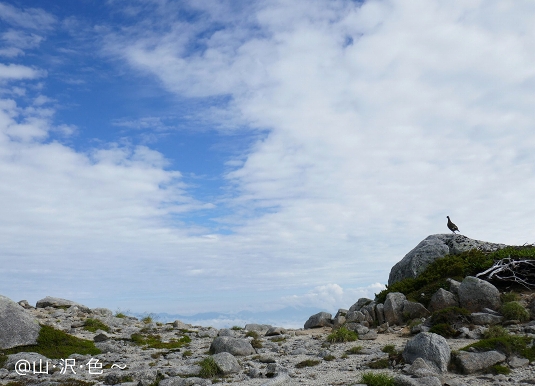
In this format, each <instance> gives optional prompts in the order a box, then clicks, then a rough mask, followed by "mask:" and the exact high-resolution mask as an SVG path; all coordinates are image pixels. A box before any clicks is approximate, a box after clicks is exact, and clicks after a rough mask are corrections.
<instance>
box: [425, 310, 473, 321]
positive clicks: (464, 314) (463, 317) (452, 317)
mask: <svg viewBox="0 0 535 386" xmlns="http://www.w3.org/2000/svg"><path fill="white" fill-rule="evenodd" d="M468 322H470V311H468V310H467V309H465V308H460V307H448V308H444V309H442V310H438V311H435V312H433V314H432V315H431V326H435V325H437V324H449V325H459V324H465V323H468Z"/></svg>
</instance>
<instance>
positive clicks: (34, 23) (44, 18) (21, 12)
mask: <svg viewBox="0 0 535 386" xmlns="http://www.w3.org/2000/svg"><path fill="white" fill-rule="evenodd" d="M0 19H2V20H4V21H5V22H7V23H9V24H11V25H13V26H17V27H23V28H31V29H36V30H41V29H45V30H46V29H50V28H52V26H53V25H54V24H55V23H56V17H55V16H54V15H52V14H50V13H48V12H46V11H44V10H43V9H40V8H25V9H21V8H17V7H14V6H12V5H10V4H6V3H0Z"/></svg>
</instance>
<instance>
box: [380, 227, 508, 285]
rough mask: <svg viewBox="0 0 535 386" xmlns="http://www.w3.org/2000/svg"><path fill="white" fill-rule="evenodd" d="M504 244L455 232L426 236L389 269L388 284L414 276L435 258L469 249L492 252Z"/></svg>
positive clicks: (503, 246)
mask: <svg viewBox="0 0 535 386" xmlns="http://www.w3.org/2000/svg"><path fill="white" fill-rule="evenodd" d="M505 247H506V245H505V244H496V243H489V242H486V241H480V240H473V239H470V238H468V237H466V236H463V235H457V234H437V235H431V236H427V237H426V238H425V239H424V240H422V241H421V242H420V243H419V244H418V245H417V246H416V247H415V248H414V249H413V250H412V251H410V252H409V253H407V254H406V255H405V257H404V258H403V259H402V260H401V261H400V262H398V263H397V264H396V265H394V267H392V269H391V270H390V276H389V278H388V285H392V284H394V283H395V282H397V281H400V280H403V279H406V278H415V277H417V276H418V275H419V274H420V273H422V272H423V271H424V270H425V268H426V267H427V266H428V265H429V264H431V263H432V262H433V261H435V260H436V259H440V258H441V257H444V256H446V255H457V254H460V253H462V252H465V251H469V250H471V249H476V248H477V249H480V250H482V251H485V252H493V251H496V250H499V249H502V248H505Z"/></svg>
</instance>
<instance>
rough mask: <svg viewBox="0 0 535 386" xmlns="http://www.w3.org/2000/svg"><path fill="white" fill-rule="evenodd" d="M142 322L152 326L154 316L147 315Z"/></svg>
mask: <svg viewBox="0 0 535 386" xmlns="http://www.w3.org/2000/svg"><path fill="white" fill-rule="evenodd" d="M141 321H142V322H143V323H145V324H150V323H152V322H153V318H152V315H147V316H145V317H144V318H142V319H141Z"/></svg>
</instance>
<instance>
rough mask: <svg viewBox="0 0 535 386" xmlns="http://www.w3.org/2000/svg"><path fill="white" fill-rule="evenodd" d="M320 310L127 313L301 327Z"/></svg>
mask: <svg viewBox="0 0 535 386" xmlns="http://www.w3.org/2000/svg"><path fill="white" fill-rule="evenodd" d="M321 311H326V310H325V309H322V308H317V307H300V308H298V307H285V308H282V309H279V310H274V311H250V310H244V311H239V312H235V313H226V312H201V313H197V314H194V315H182V314H170V313H167V312H160V313H150V314H147V313H139V312H127V314H128V315H131V316H135V317H137V318H143V317H145V316H150V317H152V318H153V319H154V320H156V321H159V322H162V323H169V322H173V321H175V320H180V321H182V322H184V323H188V324H193V325H200V326H213V327H217V328H223V327H225V328H230V327H233V326H239V327H244V326H245V324H249V323H258V324H271V325H273V326H278V327H286V328H302V327H303V325H304V324H305V322H306V321H307V319H308V318H309V317H310V315H312V314H316V313H318V312H321ZM328 311H332V310H328Z"/></svg>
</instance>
